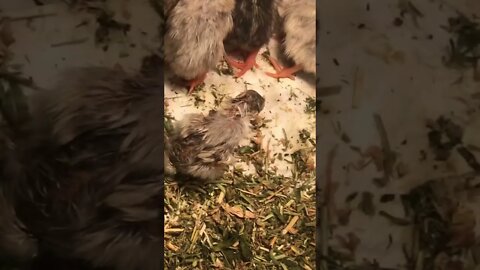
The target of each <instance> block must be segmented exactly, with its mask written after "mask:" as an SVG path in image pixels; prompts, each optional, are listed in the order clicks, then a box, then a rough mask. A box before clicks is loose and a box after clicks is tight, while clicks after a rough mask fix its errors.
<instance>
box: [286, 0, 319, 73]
mask: <svg viewBox="0 0 480 270" xmlns="http://www.w3.org/2000/svg"><path fill="white" fill-rule="evenodd" d="M281 5H282V9H283V10H282V11H281V16H282V18H283V30H284V31H285V42H284V44H283V45H284V49H285V54H286V55H287V56H288V57H289V58H291V59H292V60H293V61H294V62H295V63H296V64H300V65H302V66H303V69H304V70H305V71H306V72H309V73H315V71H316V65H315V61H316V60H315V59H316V58H315V55H316V3H315V1H313V0H298V1H294V0H284V1H283V3H282V4H281Z"/></svg>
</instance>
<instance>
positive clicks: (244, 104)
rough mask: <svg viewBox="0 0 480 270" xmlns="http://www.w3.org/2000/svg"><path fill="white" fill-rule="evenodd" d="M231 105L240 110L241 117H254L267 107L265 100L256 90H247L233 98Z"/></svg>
mask: <svg viewBox="0 0 480 270" xmlns="http://www.w3.org/2000/svg"><path fill="white" fill-rule="evenodd" d="M231 104H232V106H234V107H236V108H238V110H239V112H240V114H241V115H243V116H254V115H257V114H258V113H260V112H261V111H262V110H263V108H264V107H265V98H264V97H262V96H261V95H260V94H259V93H258V92H257V91H255V90H247V91H245V92H242V93H241V94H239V95H238V96H236V97H235V98H233V99H232V100H231Z"/></svg>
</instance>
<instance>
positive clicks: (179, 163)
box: [168, 90, 265, 181]
mask: <svg viewBox="0 0 480 270" xmlns="http://www.w3.org/2000/svg"><path fill="white" fill-rule="evenodd" d="M264 106H265V99H264V98H263V97H262V96H261V95H260V94H258V93H257V92H256V91H254V90H248V91H245V92H243V93H241V94H240V95H238V96H237V97H235V98H233V99H231V100H230V101H228V102H227V103H226V105H225V107H224V108H223V109H221V110H218V111H214V110H212V111H210V113H209V114H208V115H207V116H205V115H203V114H190V115H187V116H185V118H184V119H182V120H181V121H179V122H178V123H177V125H176V127H175V128H174V130H173V133H172V135H171V137H170V139H169V144H170V145H169V149H168V153H169V157H170V161H171V162H172V164H173V166H174V167H175V169H176V172H177V173H179V174H183V175H188V176H190V177H193V178H196V179H200V180H205V181H210V180H216V179H217V178H219V177H221V176H222V175H223V174H224V172H225V171H226V169H227V168H228V165H229V164H230V162H231V160H232V158H233V153H234V150H235V149H236V148H237V147H238V146H239V143H240V142H241V141H242V140H244V139H246V138H248V137H249V135H250V132H251V129H250V120H251V118H252V117H254V116H256V115H257V114H258V113H260V112H261V111H262V110H263V108H264Z"/></svg>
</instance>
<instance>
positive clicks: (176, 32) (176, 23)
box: [164, 0, 234, 80]
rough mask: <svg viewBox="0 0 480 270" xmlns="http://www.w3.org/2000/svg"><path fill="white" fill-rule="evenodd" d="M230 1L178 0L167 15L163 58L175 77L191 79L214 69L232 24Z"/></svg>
mask: <svg viewBox="0 0 480 270" xmlns="http://www.w3.org/2000/svg"><path fill="white" fill-rule="evenodd" d="M233 8H234V0H199V1H188V0H180V1H178V2H177V3H176V5H175V6H174V7H173V8H172V9H171V11H170V12H169V14H167V17H168V18H167V26H166V35H165V39H164V54H165V61H166V63H168V64H169V66H170V68H171V70H172V71H173V73H175V74H176V75H177V76H179V77H181V78H183V79H186V80H191V79H194V78H196V77H198V76H200V75H202V74H204V73H207V72H208V71H210V70H211V69H213V68H215V66H216V65H217V63H218V62H219V61H220V60H221V58H222V56H223V53H224V48H223V40H224V39H225V37H226V35H227V33H228V32H230V30H231V29H232V27H233V21H232V14H231V13H232V11H233Z"/></svg>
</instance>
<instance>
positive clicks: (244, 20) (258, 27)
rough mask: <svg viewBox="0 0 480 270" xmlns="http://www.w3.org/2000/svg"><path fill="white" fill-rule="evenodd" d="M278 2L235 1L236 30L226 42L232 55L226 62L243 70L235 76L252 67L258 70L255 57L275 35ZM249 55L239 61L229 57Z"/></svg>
mask: <svg viewBox="0 0 480 270" xmlns="http://www.w3.org/2000/svg"><path fill="white" fill-rule="evenodd" d="M275 6H276V2H275V0H262V1H258V0H236V1H235V9H234V11H233V30H232V31H231V32H230V33H229V34H228V36H227V38H226V39H225V46H226V47H227V50H228V51H229V52H228V53H229V55H226V56H225V59H226V61H227V62H228V64H229V65H230V66H232V67H235V68H238V69H240V71H239V72H237V73H236V74H235V77H241V76H243V75H244V74H245V73H246V72H247V71H249V70H250V69H252V68H253V67H258V65H257V63H256V58H257V55H258V52H259V50H260V48H261V47H262V46H264V45H265V44H267V43H268V41H269V40H270V38H271V37H272V34H273V29H274V22H275V16H277V13H276V8H275ZM236 52H242V53H247V54H248V55H247V56H246V58H245V61H238V60H236V59H235V58H234V57H233V56H230V54H232V55H233V54H235V53H236Z"/></svg>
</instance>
